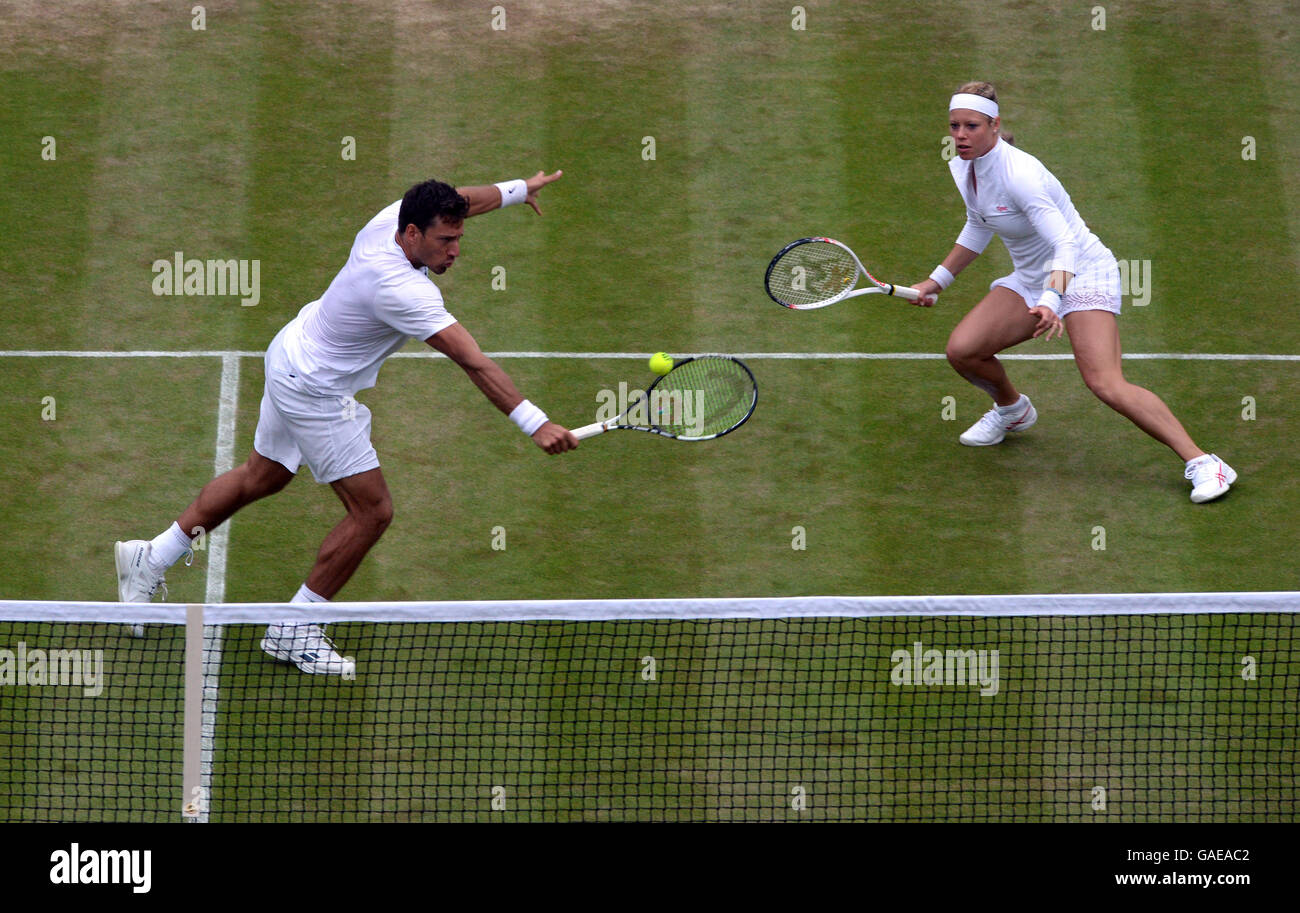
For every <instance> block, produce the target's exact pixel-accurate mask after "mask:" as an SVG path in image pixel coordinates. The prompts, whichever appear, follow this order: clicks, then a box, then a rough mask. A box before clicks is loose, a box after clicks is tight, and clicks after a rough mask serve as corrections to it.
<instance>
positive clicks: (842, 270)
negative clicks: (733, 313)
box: [764, 238, 921, 311]
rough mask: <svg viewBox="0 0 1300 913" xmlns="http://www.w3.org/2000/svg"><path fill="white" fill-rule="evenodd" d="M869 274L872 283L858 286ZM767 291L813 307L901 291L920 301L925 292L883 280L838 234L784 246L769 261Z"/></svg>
mask: <svg viewBox="0 0 1300 913" xmlns="http://www.w3.org/2000/svg"><path fill="white" fill-rule="evenodd" d="M863 276H866V277H867V278H868V279H869V280H871V284H870V285H868V286H867V287H866V288H857V287H856V286H857V284H858V280H859V279H861V278H862V277H863ZM764 282H765V283H766V284H767V294H768V296H769V297H770V298H771V299H772V300H773V301H775V302H776V303H777V304H779V305H782V306H783V307H788V308H793V309H794V310H796V311H811V310H813V309H814V308H824V307H826V305H828V304H834V303H835V302H837V301H843V300H844V299H845V298H856V297H857V296H858V295H897V296H898V297H899V298H906V299H907V300H908V301H916V300H917V299H918V298H920V297H921V293H920V292H918V291H917V290H916V289H914V288H909V287H908V286H905V285H889V284H888V283H885V282H881V281H880V280H879V279H877V278H876V277H875V276H873V275H871V273H869V272H867V268H866V267H865V266H863V265H862V261H861V260H859V259H858V255H857V254H855V253H854V252H853V251H851V250H849V248H848V247H847V246H846V245H844V244H841V243H840V242H839V241H836V240H835V239H834V238H800V239H799V240H798V241H793V242H791V243H789V244H787V245H786V246H785V247H783V248H782V249H781V252H780V253H779V254H777V255H776V256H775V257H773V258H772V262H771V263H769V264H768V265H767V277H766V278H765V279H764Z"/></svg>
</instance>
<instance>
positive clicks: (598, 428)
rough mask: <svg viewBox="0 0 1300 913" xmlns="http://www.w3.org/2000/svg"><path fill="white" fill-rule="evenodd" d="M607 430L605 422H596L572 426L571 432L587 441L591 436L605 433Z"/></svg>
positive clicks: (579, 438) (581, 439)
mask: <svg viewBox="0 0 1300 913" xmlns="http://www.w3.org/2000/svg"><path fill="white" fill-rule="evenodd" d="M606 430H608V429H607V428H606V427H605V423H604V422H596V423H595V424H592V425H583V426H582V427H581V428H570V429H569V431H570V433H571V434H572V435H573V436H574V437H576V438H577V439H578V440H580V441H585V440H586V439H587V438H589V437H595V436H596V435H598V434H603V433H604V432H605V431H606Z"/></svg>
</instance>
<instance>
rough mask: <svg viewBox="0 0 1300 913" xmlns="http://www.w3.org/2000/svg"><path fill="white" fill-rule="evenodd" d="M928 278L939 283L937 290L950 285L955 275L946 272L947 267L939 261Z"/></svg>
mask: <svg viewBox="0 0 1300 913" xmlns="http://www.w3.org/2000/svg"><path fill="white" fill-rule="evenodd" d="M930 278H931V279H933V280H934V281H935V282H937V283H939V290H940V291H943V290H944V289H946V288H947V287H948V286H950V285H952V280H954V279H956V278H957V277H956V276H954V275H953V274H952V273H950V272H948V268H947V267H946V266H944V265H943V264H942V263H940V264H939V265H938V266H936V267H935V268H934V272H932V273H931V274H930Z"/></svg>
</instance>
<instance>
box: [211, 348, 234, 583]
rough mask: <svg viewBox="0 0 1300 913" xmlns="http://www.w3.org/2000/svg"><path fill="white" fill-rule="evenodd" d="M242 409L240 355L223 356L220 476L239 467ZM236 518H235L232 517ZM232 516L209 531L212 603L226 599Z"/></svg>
mask: <svg viewBox="0 0 1300 913" xmlns="http://www.w3.org/2000/svg"><path fill="white" fill-rule="evenodd" d="M238 410H239V356H238V355H236V354H235V353H233V352H231V353H227V354H225V355H222V357H221V394H220V399H219V405H218V407H217V453H216V456H215V457H214V459H213V461H212V474H213V478H216V477H217V476H219V475H222V474H223V473H226V472H229V471H230V470H232V469H234V468H235V417H236V414H237V412H238ZM232 519H233V518H232ZM230 524H231V520H227V521H226V522H225V523H223V524H221V525H220V526H218V527H217V528H216V529H215V530H213V531H212V532H211V533H210V534H209V535H208V589H207V596H206V597H205V598H204V601H205V602H207V603H208V604H209V605H211V604H214V603H219V602H225V601H226V546H227V545H228V544H229V542H230Z"/></svg>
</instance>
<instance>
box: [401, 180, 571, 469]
mask: <svg viewBox="0 0 1300 913" xmlns="http://www.w3.org/2000/svg"><path fill="white" fill-rule="evenodd" d="M462 192H463V191H462ZM425 342H427V343H428V344H429V345H430V346H432V347H433V348H435V349H437V350H438V351H439V352H441V353H442V354H443V355H446V356H447V357H448V358H450V359H451V360H452V361H454V362H456V364H458V365H460V366H461V368H463V369H464V371H465V373H466V374H468V375H469V379H470V380H472V381H474V385H475V386H477V387H478V388H479V389H480V390H482V391H483V395H484V396H486V397H487V398H488V400H490V401H491V403H492V405H494V406H496V407H497V408H498V409H500V410H501V411H502V412H504V413H505V414H506V415H510V416H511V417H512V418H513V417H514V413H515V410H516V409H518V408H519V406H520V404H521V403H524V397H523V395H522V394H520V392H519V390H518V389H517V388H516V387H515V384H514V381H512V380H511V379H510V376H509V375H508V374H506V372H505V371H503V370H501V366H500V365H498V364H497V363H496V362H494V361H493V360H492V359H490V358H488V357H487V356H486V355H484V354H483V350H482V349H480V348H479V347H478V343H477V342H475V341H474V337H473V336H471V335H470V334H469V330H467V329H465V328H464V327H463V326H461V325H460V324H459V323H453V324H452V325H451V326H449V327H447V328H446V329H444V330H440V331H438V332H437V333H434V334H433V335H432V336H430V337H429V338H428V339H426V340H425ZM531 408H532V409H534V410H535V409H536V407H531ZM527 411H528V408H527V407H526V408H525V412H527ZM535 414H540V410H536V413H535ZM521 427H523V426H521ZM524 430H528V429H527V428H525V429H524ZM532 439H533V443H535V444H536V445H537V446H538V447H541V448H542V449H543V450H545V451H546V452H547V453H564V452H565V451H566V450H572V449H573V448H575V447H577V446H578V439H577V438H576V437H574V436H573V434H572V432H570V431H569V430H568V429H567V428H563V427H561V426H559V425H557V424H555V422H552V421H550V420H546V421H545V422H543V424H542V425H541V426H540V427H538V428H536V429H534V430H533V432H532Z"/></svg>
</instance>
